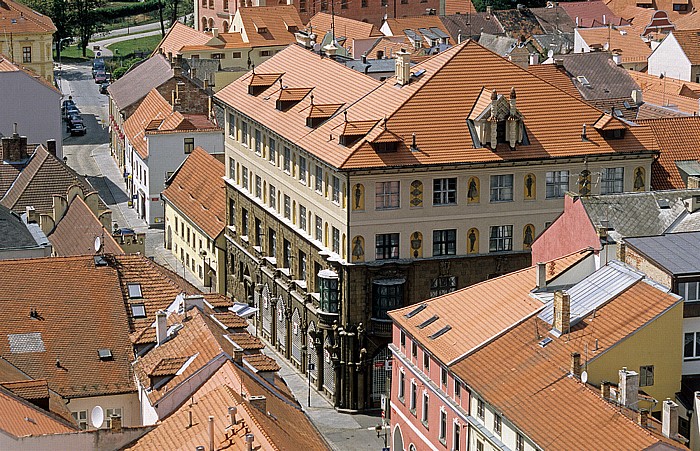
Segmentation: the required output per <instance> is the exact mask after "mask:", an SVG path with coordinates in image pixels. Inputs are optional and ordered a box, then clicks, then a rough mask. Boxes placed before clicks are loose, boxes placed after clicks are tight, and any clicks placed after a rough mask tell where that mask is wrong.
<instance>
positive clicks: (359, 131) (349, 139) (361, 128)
mask: <svg viewBox="0 0 700 451" xmlns="http://www.w3.org/2000/svg"><path fill="white" fill-rule="evenodd" d="M377 122H378V120H376V119H375V120H371V121H345V122H343V124H342V130H341V132H340V139H339V142H340V145H342V146H345V147H352V146H353V145H354V144H355V143H356V142H357V141H359V140H360V139H361V138H362V137H364V136H366V135H367V133H369V132H370V130H372V129H373V128H374V126H375V125H376V124H377Z"/></svg>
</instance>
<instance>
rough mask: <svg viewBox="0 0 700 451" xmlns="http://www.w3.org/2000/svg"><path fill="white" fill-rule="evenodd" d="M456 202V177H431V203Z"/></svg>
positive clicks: (454, 203) (444, 203) (452, 203)
mask: <svg viewBox="0 0 700 451" xmlns="http://www.w3.org/2000/svg"><path fill="white" fill-rule="evenodd" d="M456 204H457V177H445V178H440V179H433V205H456Z"/></svg>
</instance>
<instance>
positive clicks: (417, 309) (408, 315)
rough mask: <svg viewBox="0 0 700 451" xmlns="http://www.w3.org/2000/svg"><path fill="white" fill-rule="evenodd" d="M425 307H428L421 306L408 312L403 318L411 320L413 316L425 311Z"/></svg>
mask: <svg viewBox="0 0 700 451" xmlns="http://www.w3.org/2000/svg"><path fill="white" fill-rule="evenodd" d="M426 307H428V306H427V305H426V304H421V305H419V306H418V307H416V308H414V309H413V310H411V311H410V312H408V313H406V315H405V316H406V318H413V317H414V316H416V315H417V314H419V313H420V312H422V311H423V310H425V308H426Z"/></svg>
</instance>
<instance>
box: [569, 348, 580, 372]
mask: <svg viewBox="0 0 700 451" xmlns="http://www.w3.org/2000/svg"><path fill="white" fill-rule="evenodd" d="M570 372H571V374H572V375H573V376H576V377H578V378H580V377H581V354H580V353H578V352H572V353H571V371H570Z"/></svg>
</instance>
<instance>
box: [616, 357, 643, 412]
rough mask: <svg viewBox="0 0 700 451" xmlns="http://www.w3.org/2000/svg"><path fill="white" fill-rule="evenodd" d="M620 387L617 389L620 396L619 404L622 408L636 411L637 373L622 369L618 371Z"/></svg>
mask: <svg viewBox="0 0 700 451" xmlns="http://www.w3.org/2000/svg"><path fill="white" fill-rule="evenodd" d="M619 376H620V385H619V387H618V389H619V391H620V394H619V398H620V404H622V405H623V406H625V407H627V408H629V409H634V410H637V403H638V401H639V373H637V372H636V371H628V370H627V368H626V367H623V368H622V369H621V370H620V371H619Z"/></svg>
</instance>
